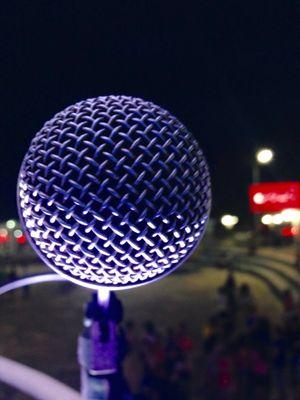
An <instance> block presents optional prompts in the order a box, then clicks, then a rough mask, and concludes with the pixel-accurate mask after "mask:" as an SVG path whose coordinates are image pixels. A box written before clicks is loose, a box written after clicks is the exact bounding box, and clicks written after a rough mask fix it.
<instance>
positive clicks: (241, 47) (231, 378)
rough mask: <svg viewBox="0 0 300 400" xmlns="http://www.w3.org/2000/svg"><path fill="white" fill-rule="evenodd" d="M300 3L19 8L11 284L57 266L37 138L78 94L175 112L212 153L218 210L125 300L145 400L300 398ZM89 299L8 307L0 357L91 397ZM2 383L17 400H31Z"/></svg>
mask: <svg viewBox="0 0 300 400" xmlns="http://www.w3.org/2000/svg"><path fill="white" fill-rule="evenodd" d="M299 17H300V9H299V4H297V2H287V3H286V2H280V1H274V2H272V4H271V3H269V2H259V3H257V4H255V2H254V3H253V2H251V3H250V2H234V1H229V2H225V3H222V4H221V2H213V1H200V2H195V1H192V2H185V3H182V2H179V1H172V2H171V1H170V2H169V1H164V2H162V1H161V2H157V1H152V2H146V1H139V2H136V1H131V0H123V1H114V0H113V1H109V2H104V1H89V2H86V3H83V2H68V1H60V2H59V1H31V2H27V1H11V2H9V3H6V4H5V5H3V7H2V13H1V16H0V20H1V24H0V27H1V28H0V29H1V64H0V69H1V99H0V101H1V106H0V112H1V118H0V121H1V122H0V129H1V135H0V183H1V186H0V187H1V195H0V196H1V197H0V221H1V223H0V279H1V281H2V283H5V282H9V281H13V280H14V279H16V278H19V277H22V276H25V275H28V274H31V273H38V272H46V271H47V270H48V269H47V267H45V266H44V265H42V263H41V262H40V261H39V260H38V259H37V258H36V256H35V255H34V253H33V251H32V250H31V249H30V246H29V245H28V243H27V241H26V237H25V235H24V233H23V231H22V228H21V227H20V225H19V222H18V217H17V209H16V201H15V197H16V193H15V192H16V191H15V186H16V181H17V175H18V171H19V168H20V164H21V162H22V158H23V156H24V154H25V152H26V150H27V148H28V146H29V143H30V141H31V139H32V137H33V136H34V134H35V133H36V132H37V131H38V130H39V129H40V128H41V127H42V125H43V124H44V122H45V121H47V120H48V119H50V118H51V117H52V116H53V115H54V114H55V113H56V112H58V111H59V110H61V109H63V108H65V107H66V106H68V105H70V104H73V103H75V102H77V101H79V100H82V99H85V98H88V97H95V96H99V95H107V94H128V95H133V96H137V97H142V98H145V99H147V100H151V101H153V102H155V103H157V104H159V105H160V106H162V107H164V108H166V109H167V110H169V111H171V112H172V113H174V114H175V115H176V116H178V118H179V119H180V120H182V121H183V122H184V124H185V125H186V126H187V127H188V128H189V129H190V130H191V132H193V134H194V135H195V136H196V137H197V139H198V140H199V143H200V145H201V147H202V149H203V151H204V153H205V155H206V157H207V161H208V163H209V166H210V172H211V176H212V185H213V209H212V215H211V220H210V223H209V226H208V229H207V234H206V237H205V239H204V241H203V242H202V243H201V245H200V247H199V249H197V251H196V252H195V253H194V254H193V256H192V257H191V258H190V259H189V260H188V261H187V262H186V264H185V265H184V266H183V267H182V268H180V269H179V270H178V271H177V272H175V273H174V274H172V275H171V276H169V277H167V278H166V279H164V280H162V281H160V282H158V283H154V284H152V285H150V286H146V287H143V288H137V289H133V290H131V291H129V292H127V291H125V292H122V293H121V294H120V296H119V297H120V298H121V300H122V302H123V305H124V309H125V316H124V321H123V324H122V332H123V334H124V340H125V343H126V346H125V348H126V352H125V354H124V358H123V360H122V365H123V373H124V376H125V378H126V382H127V384H128V387H129V388H130V391H131V393H133V394H134V395H135V397H134V398H135V399H145V400H147V399H153V400H157V399H162V400H163V399H172V400H176V399H180V400H184V399H191V400H202V399H206V400H222V399H227V400H235V399H245V400H247V399H250V398H251V399H258V400H259V399H261V400H267V399H278V400H279V399H282V400H298V399H299V398H300V381H299V379H300V318H299V317H300V314H299V313H300V306H299V300H300V299H299V287H300V239H299V237H300V233H299V224H300V161H299V148H300V140H299V131H300V119H299V108H300V96H299V86H300V62H299V54H300V48H299V43H300V41H299V39H300V38H299ZM89 296H90V293H89V292H88V291H87V290H84V289H81V288H79V287H77V286H76V287H75V286H72V285H71V284H68V283H63V284H62V283H55V284H54V283H53V284H46V285H44V286H37V287H33V288H28V287H27V288H24V289H23V290H19V291H16V292H15V293H10V294H7V295H4V296H3V297H2V298H1V299H0V300H1V301H0V327H1V328H0V352H1V354H2V355H4V356H7V357H9V358H12V359H14V360H16V361H19V362H22V363H25V364H26V365H30V366H32V367H34V368H37V369H39V370H42V371H44V372H46V373H48V374H50V375H51V376H54V377H56V378H57V379H59V380H61V381H63V382H65V383H66V384H68V385H70V386H72V387H74V388H75V389H78V388H79V367H78V365H77V360H76V343H77V337H78V335H79V333H80V331H81V326H82V317H83V313H84V304H85V303H86V302H87V301H88V300H89ZM27 398H28V397H26V396H25V395H24V394H22V393H19V392H17V391H16V390H14V389H12V388H9V387H6V386H5V385H3V384H2V385H1V384H0V399H4V400H5V399H27Z"/></svg>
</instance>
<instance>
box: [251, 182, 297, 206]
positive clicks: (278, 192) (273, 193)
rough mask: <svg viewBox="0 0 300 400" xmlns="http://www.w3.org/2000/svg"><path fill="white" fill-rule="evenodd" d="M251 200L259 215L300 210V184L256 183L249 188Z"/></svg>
mask: <svg viewBox="0 0 300 400" xmlns="http://www.w3.org/2000/svg"><path fill="white" fill-rule="evenodd" d="M249 200H250V208H251V211H252V212H253V213H257V214H262V213H273V212H280V211H282V210H285V209H286V208H300V182H276V183H255V184H253V185H251V186H250V188H249Z"/></svg>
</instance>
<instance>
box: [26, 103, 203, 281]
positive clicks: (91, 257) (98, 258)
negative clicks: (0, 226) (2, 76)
mask: <svg viewBox="0 0 300 400" xmlns="http://www.w3.org/2000/svg"><path fill="white" fill-rule="evenodd" d="M210 193H211V192H210V178H209V173H208V168H207V164H206V161H205V158H204V156H203V153H202V151H201V150H200V148H199V146H198V143H197V141H196V140H195V139H194V137H193V136H192V135H191V133H190V132H189V131H188V130H187V129H186V128H185V126H184V125H183V124H182V123H180V122H179V121H178V120H177V119H176V118H175V117H174V116H173V115H171V114H170V113H169V112H167V111H165V110H163V109H162V108H160V107H159V106H157V105H155V104H153V103H151V102H148V101H144V100H142V99H139V98H133V97H127V96H103V97H98V98H94V99H87V100H85V101H81V102H79V103H77V104H75V105H73V106H70V107H68V108H66V109H65V110H63V111H62V112H60V113H58V114H56V115H55V116H54V117H53V118H52V119H51V120H50V121H48V122H47V123H46V124H45V125H44V126H43V128H42V129H41V130H40V131H39V132H38V133H37V134H36V136H35V137H34V139H33V140H32V142H31V145H30V148H29V151H28V152H27V154H26V156H25V158H24V161H23V164H22V167H21V170H20V174H19V182H18V202H19V213H20V217H21V221H22V223H23V225H24V226H25V229H26V230H27V235H28V236H29V237H30V241H31V243H32V245H33V247H34V249H35V250H36V252H37V253H38V254H39V255H40V256H41V257H42V259H43V260H44V261H45V262H46V263H47V264H48V265H49V266H50V267H51V268H53V269H55V270H56V271H57V272H59V273H62V274H64V275H65V276H66V277H69V278H71V279H72V280H73V281H74V280H75V281H76V282H77V283H79V284H83V285H86V286H88V287H95V286H97V285H99V286H106V287H109V288H115V289H117V288H125V287H130V286H136V285H140V284H142V283H147V282H149V281H152V280H156V279H158V278H159V277H161V276H163V275H165V274H167V273H168V272H170V271H171V270H173V269H174V268H176V267H178V266H179V265H180V264H181V263H182V262H183V261H184V260H185V259H186V257H187V256H188V255H189V254H190V253H191V252H192V250H193V249H194V248H195V246H196V245H197V244H198V242H199V240H200V238H201V237H202V234H203V232H204V228H205V225H206V221H207V218H208V214H209V209H210V196H211V194H210Z"/></svg>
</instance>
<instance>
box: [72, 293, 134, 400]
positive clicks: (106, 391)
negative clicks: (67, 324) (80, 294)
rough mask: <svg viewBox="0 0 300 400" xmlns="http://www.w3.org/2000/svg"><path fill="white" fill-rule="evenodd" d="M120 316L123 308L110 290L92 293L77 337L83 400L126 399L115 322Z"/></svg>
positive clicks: (119, 337) (119, 320)
mask: <svg viewBox="0 0 300 400" xmlns="http://www.w3.org/2000/svg"><path fill="white" fill-rule="evenodd" d="M122 318H123V307H122V304H121V302H120V300H119V299H118V298H117V296H116V295H115V293H114V292H111V293H110V292H109V291H108V290H106V289H104V290H103V289H101V290H100V291H99V292H98V293H97V292H94V293H93V295H92V299H91V301H90V302H89V303H88V304H87V307H86V310H85V316H84V320H83V325H84V327H83V332H82V334H81V335H80V336H79V339H78V362H79V365H80V369H81V395H82V398H83V399H84V400H125V399H128V400H129V397H128V396H127V395H128V393H127V390H126V385H125V383H124V379H123V377H122V373H121V359H122V355H123V354H124V344H123V345H122V340H121V334H120V332H119V328H118V325H119V323H120V322H121V321H122Z"/></svg>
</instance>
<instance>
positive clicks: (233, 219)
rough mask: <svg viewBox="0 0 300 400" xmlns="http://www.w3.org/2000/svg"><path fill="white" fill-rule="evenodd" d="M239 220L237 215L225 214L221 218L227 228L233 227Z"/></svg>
mask: <svg viewBox="0 0 300 400" xmlns="http://www.w3.org/2000/svg"><path fill="white" fill-rule="evenodd" d="M238 222H239V219H238V217H237V216H235V215H229V214H227V215H223V217H222V218H221V224H222V225H223V226H225V228H227V229H232V228H233V227H234V226H235V225H236V224H237V223H238Z"/></svg>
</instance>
